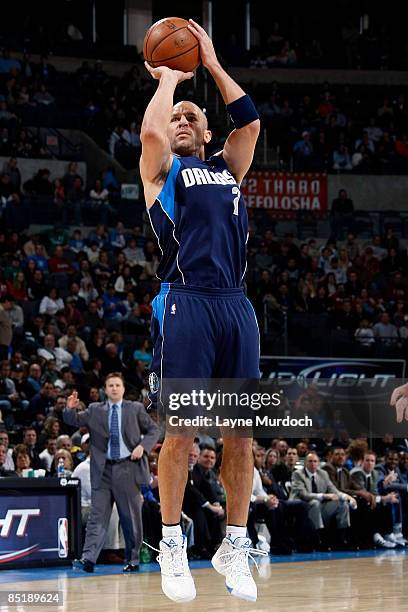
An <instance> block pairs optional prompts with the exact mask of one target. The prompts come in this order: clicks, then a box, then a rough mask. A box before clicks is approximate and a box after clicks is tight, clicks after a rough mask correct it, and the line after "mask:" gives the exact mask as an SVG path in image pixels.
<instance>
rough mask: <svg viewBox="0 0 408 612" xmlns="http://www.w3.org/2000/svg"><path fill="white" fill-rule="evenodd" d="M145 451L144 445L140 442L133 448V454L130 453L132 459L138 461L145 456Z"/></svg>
mask: <svg viewBox="0 0 408 612" xmlns="http://www.w3.org/2000/svg"><path fill="white" fill-rule="evenodd" d="M143 453H144V448H143V446H142V445H141V444H138V445H137V446H136V448H134V449H133V450H132V454H131V455H130V458H131V460H132V461H137V460H138V459H140V458H141V457H142V456H143Z"/></svg>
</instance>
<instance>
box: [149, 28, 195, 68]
mask: <svg viewBox="0 0 408 612" xmlns="http://www.w3.org/2000/svg"><path fill="white" fill-rule="evenodd" d="M187 26H188V21H187V20H186V19H181V18H180V17H166V18H165V19H161V20H160V21H156V23H154V24H153V25H152V26H151V27H150V28H149V29H148V30H147V32H146V36H145V38H144V42H143V55H144V58H145V60H146V61H147V62H148V63H149V64H150V66H152V68H157V66H167V67H168V68H171V69H172V70H181V71H182V72H190V71H192V70H195V69H196V68H197V66H198V65H199V63H200V61H201V60H200V47H199V44H198V40H197V38H196V37H195V36H194V34H192V32H191V31H190V30H189V29H188V27H187Z"/></svg>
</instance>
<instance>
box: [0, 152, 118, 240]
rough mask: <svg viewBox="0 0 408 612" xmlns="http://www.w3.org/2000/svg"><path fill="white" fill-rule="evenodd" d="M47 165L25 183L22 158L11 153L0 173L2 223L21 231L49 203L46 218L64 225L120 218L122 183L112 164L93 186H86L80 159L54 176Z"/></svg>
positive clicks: (105, 221) (104, 221)
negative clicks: (79, 165) (39, 206)
mask: <svg viewBox="0 0 408 612" xmlns="http://www.w3.org/2000/svg"><path fill="white" fill-rule="evenodd" d="M50 177H51V172H50V170H49V169H48V168H46V167H44V168H40V169H39V170H38V171H37V172H35V174H34V175H33V176H32V177H31V178H30V179H28V180H26V181H25V182H24V183H22V179H21V173H20V168H19V162H18V160H17V159H16V158H15V157H11V158H10V159H9V160H8V161H6V162H4V165H3V168H2V172H1V173H0V223H2V224H3V225H5V226H6V227H7V228H8V229H9V230H15V231H21V230H25V229H26V228H28V227H29V225H30V222H31V220H37V217H38V205H42V206H46V207H47V210H48V213H49V216H48V218H47V221H48V222H50V221H58V222H59V223H61V224H62V225H63V226H64V227H68V226H69V225H70V224H71V223H74V224H75V225H82V224H83V223H84V222H85V224H88V225H89V224H91V225H94V224H95V223H96V222H98V221H99V222H101V223H102V224H103V225H108V224H110V225H112V224H113V225H114V222H115V220H117V218H118V213H119V208H118V207H119V203H120V199H121V185H120V182H119V181H118V179H117V178H116V175H115V171H114V169H113V168H112V167H108V168H106V169H105V170H104V171H103V172H102V174H101V176H100V178H97V179H96V180H95V183H94V185H93V186H92V187H91V188H90V189H86V185H85V182H84V179H83V177H82V176H81V174H79V171H78V164H77V162H70V163H69V164H67V169H66V172H65V174H64V175H63V176H62V177H60V178H55V179H54V180H53V181H52V180H51V178H50Z"/></svg>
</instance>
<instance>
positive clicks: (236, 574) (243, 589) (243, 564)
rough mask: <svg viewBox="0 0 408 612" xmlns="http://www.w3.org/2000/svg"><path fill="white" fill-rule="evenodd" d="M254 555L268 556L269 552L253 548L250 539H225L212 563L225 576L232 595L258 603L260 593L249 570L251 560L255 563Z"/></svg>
mask: <svg viewBox="0 0 408 612" xmlns="http://www.w3.org/2000/svg"><path fill="white" fill-rule="evenodd" d="M252 555H263V556H266V555H268V553H267V552H265V551H261V550H256V549H254V548H251V540H250V539H249V538H242V537H241V538H235V539H234V540H231V539H230V538H224V539H223V541H222V544H221V546H220V547H219V549H218V550H217V552H216V553H215V555H214V556H213V558H212V560H211V563H212V565H213V567H214V569H215V570H216V571H217V572H218V573H219V574H222V575H223V576H225V584H226V587H227V589H228V591H229V592H230V593H231V595H235V597H240V598H241V599H246V600H247V601H256V598H257V595H258V592H257V588H256V584H255V580H254V579H253V577H252V574H251V570H250V568H249V559H250V558H251V559H252V561H254V563H255V565H256V567H258V565H257V563H256V561H255V559H254V558H253V556H252Z"/></svg>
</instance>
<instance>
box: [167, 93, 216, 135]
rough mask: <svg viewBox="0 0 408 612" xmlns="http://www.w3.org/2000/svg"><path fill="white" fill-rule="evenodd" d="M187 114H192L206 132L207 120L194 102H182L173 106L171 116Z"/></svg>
mask: <svg viewBox="0 0 408 612" xmlns="http://www.w3.org/2000/svg"><path fill="white" fill-rule="evenodd" d="M187 113H194V114H196V115H197V117H198V118H199V120H200V123H201V124H202V125H203V127H204V129H205V130H208V120H207V116H206V114H205V113H204V111H203V110H202V109H201V108H200V107H199V106H197V104H194V102H190V101H189V100H182V101H181V102H177V104H175V105H174V106H173V111H172V115H174V114H176V115H185V114H187Z"/></svg>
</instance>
